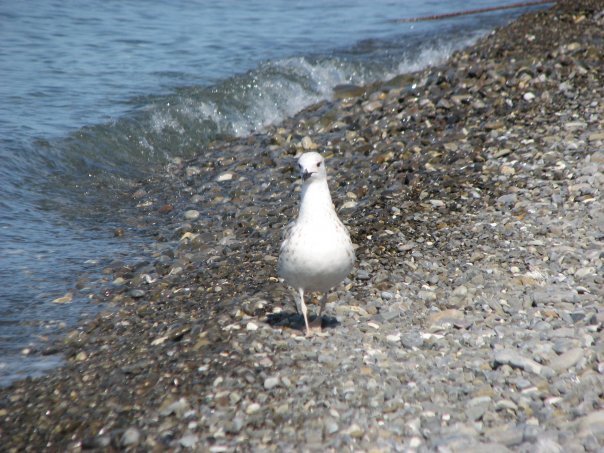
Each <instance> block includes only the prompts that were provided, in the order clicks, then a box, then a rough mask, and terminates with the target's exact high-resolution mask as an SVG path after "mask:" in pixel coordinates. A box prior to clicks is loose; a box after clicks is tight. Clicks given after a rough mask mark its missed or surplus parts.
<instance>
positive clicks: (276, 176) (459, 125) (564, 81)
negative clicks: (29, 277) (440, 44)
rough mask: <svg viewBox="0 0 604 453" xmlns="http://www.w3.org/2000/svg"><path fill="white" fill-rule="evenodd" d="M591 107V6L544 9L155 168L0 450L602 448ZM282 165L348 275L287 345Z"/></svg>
mask: <svg viewBox="0 0 604 453" xmlns="http://www.w3.org/2000/svg"><path fill="white" fill-rule="evenodd" d="M603 98H604V1H601V0H580V1H561V2H558V3H556V4H555V5H554V6H552V7H551V8H550V9H545V10H540V11H537V12H532V13H528V14H526V15H524V16H522V17H521V18H519V19H518V20H516V21H515V22H513V23H512V24H510V25H508V26H506V27H504V28H501V29H498V30H496V31H494V32H493V33H492V34H490V35H489V36H487V37H485V38H483V39H481V40H480V41H479V42H478V43H477V44H476V45H474V46H472V47H470V48H467V49H464V50H462V51H458V52H456V53H455V54H453V56H452V57H451V58H450V59H449V60H448V61H447V62H445V63H444V64H442V65H440V66H437V67H431V68H427V69H425V70H423V71H420V72H415V73H411V74H403V75H400V76H397V77H395V78H393V79H391V80H388V81H386V82H382V83H377V84H374V85H371V86H365V87H360V86H352V85H350V86H339V87H336V89H335V90H334V98H333V100H330V101H324V102H321V103H319V104H316V105H313V106H311V107H309V108H307V109H306V110H304V111H302V112H300V113H299V114H297V115H296V116H294V117H292V118H290V119H287V120H285V121H284V122H282V123H281V124H278V125H274V126H270V127H269V128H267V130H266V131H264V132H263V133H259V134H254V135H251V136H249V137H246V138H233V139H225V140H221V141H215V142H212V143H211V144H210V145H208V146H207V147H205V148H204V149H200V150H199V154H198V156H197V157H195V158H193V159H190V160H183V159H173V160H172V161H171V163H170V164H169V165H167V166H166V167H165V168H163V169H162V170H161V171H158V172H157V174H156V176H155V177H154V178H150V179H148V180H145V181H140V183H139V185H138V186H137V187H133V188H132V193H131V197H130V199H131V206H129V207H127V209H129V210H130V211H131V216H130V223H129V224H124V226H123V228H118V229H117V230H116V231H115V235H116V236H118V237H119V236H121V235H127V234H133V233H132V232H133V231H141V232H145V234H148V235H149V237H150V238H152V240H150V241H149V244H148V246H147V247H146V248H145V249H144V250H143V251H141V253H140V257H138V258H137V259H136V260H135V262H134V263H133V264H132V263H124V262H121V261H115V262H114V263H112V264H111V265H110V266H108V267H107V268H105V269H103V271H102V273H103V275H104V276H105V280H102V281H100V282H98V283H97V286H99V287H100V288H101V289H100V290H98V291H97V290H95V291H94V292H91V293H90V295H89V298H90V299H91V300H94V301H95V302H98V303H101V304H104V305H103V306H105V307H106V308H105V309H104V310H103V311H102V313H100V314H99V315H98V316H96V317H95V318H93V319H91V320H89V321H87V322H85V323H84V324H82V325H81V326H80V327H78V328H76V329H74V330H73V331H71V332H69V333H68V334H67V335H66V336H65V337H64V338H60V339H58V340H56V341H54V342H53V343H52V345H49V346H48V350H47V351H44V353H46V354H55V353H60V354H62V355H63V356H64V357H65V359H66V363H65V365H64V366H63V367H61V368H58V369H56V370H53V371H51V372H50V373H49V374H48V375H46V376H44V377H41V378H35V379H31V378H30V379H26V380H23V381H19V382H15V383H13V384H12V385H11V386H10V387H7V388H4V389H0V444H1V445H2V450H5V451H9V452H21V451H32V452H38V451H68V452H77V451H83V450H91V451H95V450H96V451H121V450H126V451H158V452H159V451H174V452H177V451H200V452H201V451H203V452H206V451H209V452H236V451H237V452H244V451H267V452H273V451H275V452H279V451H300V452H346V451H350V452H353V451H354V452H371V453H378V452H391V451H397V452H432V451H438V452H459V451H463V452H464V453H471V452H484V451H489V452H491V453H499V452H508V451H509V452H515V451H518V452H543V453H545V452H584V451H586V452H599V451H603V450H604V341H603V333H602V326H603V323H604V302H603V301H604V267H603V263H604V209H603V206H602V190H603V189H604V100H603ZM305 151H320V152H321V153H322V154H323V156H324V157H325V158H326V162H327V168H328V178H329V185H330V189H331V193H332V197H333V200H334V203H335V205H336V209H337V211H338V216H339V217H340V219H341V220H342V221H343V223H344V224H345V225H346V226H347V228H348V229H349V231H350V234H351V238H352V241H353V243H354V244H355V247H356V251H355V253H356V256H357V262H356V265H355V269H354V270H353V272H352V273H351V274H350V276H349V278H348V279H346V280H345V281H344V283H343V284H341V285H340V286H338V287H337V288H335V289H334V290H333V291H332V292H331V293H330V295H329V298H328V302H327V306H326V310H325V312H324V316H323V320H322V324H323V332H322V333H321V334H318V335H315V336H313V337H310V338H307V337H306V336H305V335H304V321H303V319H302V317H301V316H299V315H297V314H296V311H295V304H294V299H293V297H294V295H293V292H292V291H291V290H290V289H289V288H287V287H286V285H284V284H283V283H282V282H280V281H279V279H278V278H277V272H276V265H277V257H278V254H279V246H280V243H281V238H282V232H283V229H284V228H285V226H286V225H287V224H288V223H289V222H290V221H291V220H293V219H294V218H295V216H296V214H297V206H298V201H299V191H300V181H299V180H298V179H297V172H296V169H295V158H296V156H298V155H300V154H301V153H302V152H305ZM317 309H318V306H317V305H313V306H312V307H311V308H310V312H311V313H316V311H317Z"/></svg>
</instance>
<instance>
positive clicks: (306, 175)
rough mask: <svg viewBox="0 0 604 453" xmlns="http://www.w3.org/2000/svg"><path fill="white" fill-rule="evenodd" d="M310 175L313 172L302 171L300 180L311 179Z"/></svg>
mask: <svg viewBox="0 0 604 453" xmlns="http://www.w3.org/2000/svg"><path fill="white" fill-rule="evenodd" d="M312 174H313V172H311V171H308V170H304V171H303V172H302V180H303V181H306V180H307V179H308V178H310V177H311V175H312Z"/></svg>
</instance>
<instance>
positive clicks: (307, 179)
mask: <svg viewBox="0 0 604 453" xmlns="http://www.w3.org/2000/svg"><path fill="white" fill-rule="evenodd" d="M298 167H299V170H300V174H301V176H302V180H303V183H302V196H301V199H300V211H299V213H298V218H297V219H296V221H295V222H292V223H290V224H289V225H288V227H287V230H286V234H285V240H284V241H283V244H281V252H280V254H279V262H278V264H277V271H278V273H279V276H280V277H282V278H283V279H284V280H285V281H286V283H288V284H289V285H290V286H292V287H294V288H295V289H297V290H298V293H299V295H300V300H299V301H298V300H296V307H297V309H298V313H300V312H302V315H303V316H304V323H305V324H306V335H307V336H310V335H311V332H310V327H309V324H308V316H307V309H306V304H305V303H304V291H320V292H322V293H323V298H322V299H321V308H320V309H319V316H318V318H317V319H318V324H319V328H320V326H321V314H322V312H323V310H324V309H325V302H326V301H327V292H328V291H329V290H330V289H331V288H333V287H334V286H336V285H338V284H339V283H340V282H341V281H343V280H344V279H345V278H346V276H347V275H348V274H349V273H350V271H351V269H352V266H353V264H354V261H355V256H354V248H353V246H352V242H351V241H350V236H349V234H348V230H347V229H346V227H345V226H344V224H343V223H342V222H341V221H340V219H339V218H338V215H337V214H336V211H335V209H334V206H333V203H332V201H331V195H330V193H329V187H328V186H327V172H326V171H325V159H323V156H321V155H320V154H319V153H316V152H310V153H304V154H302V155H301V156H300V158H299V159H298Z"/></svg>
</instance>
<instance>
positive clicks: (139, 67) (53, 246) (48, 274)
mask: <svg viewBox="0 0 604 453" xmlns="http://www.w3.org/2000/svg"><path fill="white" fill-rule="evenodd" d="M502 3H504V4H505V3H512V2H510V1H507V2H504V1H502V2H496V1H486V0H484V1H480V0H474V1H468V2H464V5H463V7H464V8H468V9H469V8H477V7H484V6H493V5H495V4H502ZM456 5H457V4H456V3H454V2H446V1H426V0H423V1H420V0H409V1H405V2H402V1H400V2H395V1H386V0H378V1H375V2H367V1H361V0H356V1H329V2H320V1H314V0H306V1H304V2H295V1H285V0H281V1H279V0H266V1H258V0H247V1H241V0H225V1H221V2H209V1H205V0H197V1H182V0H175V1H171V2H160V1H157V0H148V1H145V2H142V1H138V0H136V1H135V0H120V1H115V0H103V1H100V0H91V1H87V2H75V1H72V0H61V1H58V0H54V1H53V0H30V1H27V2H2V3H1V4H0V81H1V82H0V102H1V105H2V108H1V109H0V385H6V384H7V383H9V382H10V381H11V380H14V379H16V378H18V377H22V376H25V375H35V374H39V373H42V372H44V371H45V370H47V369H48V368H50V367H53V366H56V364H57V363H60V358H59V357H56V356H40V354H36V353H31V354H25V352H26V351H24V349H25V350H26V349H28V348H29V349H30V350H32V351H35V350H36V349H38V350H40V349H42V348H43V347H40V346H39V345H40V344H43V343H44V341H45V339H46V338H47V337H48V336H49V335H51V334H54V333H56V332H58V331H61V330H62V329H63V328H64V327H65V326H70V325H73V324H74V323H75V322H77V320H78V319H79V318H80V317H81V316H83V315H86V314H90V313H92V312H94V311H95V310H97V309H98V307H96V306H95V305H94V304H91V303H90V302H89V301H87V300H85V299H82V298H79V297H78V296H77V294H78V293H77V292H75V297H74V299H73V301H72V302H71V303H69V304H57V303H53V302H52V301H53V300H54V299H56V298H58V297H61V296H63V295H64V294H65V293H66V292H68V291H71V290H72V288H73V287H74V285H75V283H76V281H77V280H78V279H80V278H81V277H82V276H85V275H91V276H94V275H95V274H97V273H98V272H99V270H100V269H101V268H102V266H103V264H104V263H106V262H109V261H112V260H114V259H124V260H127V259H128V257H130V256H132V255H133V254H134V253H136V250H137V245H138V244H137V239H132V238H136V235H129V237H130V239H128V238H126V239H124V238H121V239H119V240H118V239H115V238H113V229H114V228H115V226H118V225H120V224H121V223H120V217H121V215H122V214H121V213H122V211H123V208H120V206H122V204H124V203H123V200H124V199H123V197H124V196H125V195H124V194H125V193H128V192H129V188H130V187H131V185H132V183H133V182H134V181H136V180H137V179H139V178H144V177H145V176H147V175H148V174H149V172H152V171H154V169H155V168H158V167H157V164H161V163H162V162H163V161H164V160H165V159H166V158H168V157H171V156H183V155H185V156H186V155H191V154H192V153H195V152H196V151H198V150H199V149H200V147H201V146H202V145H203V143H204V142H205V141H207V140H209V139H212V138H215V137H217V136H221V135H238V136H241V135H245V134H248V133H250V132H251V131H255V130H259V129H261V128H262V127H263V126H265V125H267V124H270V123H274V122H277V121H279V120H280V119H282V118H283V117H285V116H288V115H291V114H293V113H295V112H297V111H299V110H300V109H302V108H303V107H305V106H307V105H309V104H311V103H313V102H316V101H318V100H320V99H324V98H327V97H329V96H330V94H331V90H332V88H333V86H335V85H337V84H340V83H357V84H362V83H367V82H371V81H374V80H378V79H385V78H388V77H390V76H393V75H395V74H397V73H400V72H405V71H410V70H415V69H418V68H421V67H423V66H425V65H427V64H432V63H436V62H438V61H441V60H442V59H444V58H446V56H447V55H449V54H450V53H451V51H453V50H454V49H457V48H459V47H462V46H464V45H467V44H468V43H470V42H472V41H473V40H475V39H476V38H477V37H478V36H480V35H482V34H484V33H485V32H487V31H488V30H490V29H492V28H494V27H495V26H497V25H500V24H503V23H505V22H507V21H509V20H510V19H511V18H512V17H514V16H515V15H517V14H519V13H520V11H512V12H509V11H506V12H502V13H495V14H482V15H477V16H468V17H464V18H458V19H455V20H449V21H440V22H427V23H417V24H413V25H411V24H400V23H395V22H393V21H392V19H397V18H402V17H414V16H421V15H428V14H435V13H442V12H447V11H451V10H455V9H456V7H457V6H456ZM138 240H139V241H143V242H144V240H145V239H144V238H140V239H138Z"/></svg>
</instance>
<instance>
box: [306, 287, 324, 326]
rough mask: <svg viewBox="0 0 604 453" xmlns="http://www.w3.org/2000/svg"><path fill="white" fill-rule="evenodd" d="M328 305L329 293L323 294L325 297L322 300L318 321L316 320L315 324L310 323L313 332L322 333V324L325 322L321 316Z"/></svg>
mask: <svg viewBox="0 0 604 453" xmlns="http://www.w3.org/2000/svg"><path fill="white" fill-rule="evenodd" d="M326 303H327V293H324V294H323V297H322V298H321V308H319V315H318V316H317V319H315V320H314V321H313V322H311V323H310V325H311V327H312V329H313V330H316V331H317V332H321V331H322V330H321V324H322V322H323V320H322V318H321V314H322V313H323V310H325V304H326Z"/></svg>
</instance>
